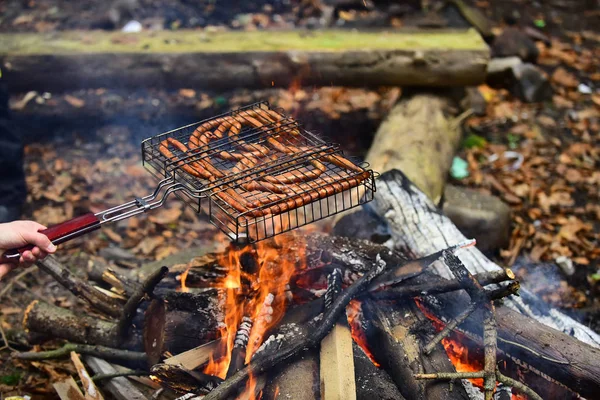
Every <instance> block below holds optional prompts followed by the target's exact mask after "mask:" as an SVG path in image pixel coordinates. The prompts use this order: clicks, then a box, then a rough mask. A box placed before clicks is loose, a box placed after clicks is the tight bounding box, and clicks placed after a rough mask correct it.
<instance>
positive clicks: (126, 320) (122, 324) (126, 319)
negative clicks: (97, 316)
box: [117, 267, 169, 343]
mask: <svg viewBox="0 0 600 400" xmlns="http://www.w3.org/2000/svg"><path fill="white" fill-rule="evenodd" d="M167 272H169V268H167V267H161V268H159V269H157V270H156V271H154V273H153V274H151V275H150V276H149V277H148V278H146V280H145V281H144V283H143V284H142V286H141V287H140V288H138V289H137V290H136V291H135V293H134V294H133V295H132V296H131V297H130V298H129V300H127V303H125V307H124V308H123V315H122V316H121V318H120V319H119V322H118V323H117V340H118V341H119V342H121V343H122V342H123V341H125V339H126V338H127V335H128V334H129V328H130V327H131V320H132V319H133V317H134V316H135V312H136V311H137V308H138V306H139V305H140V302H141V301H142V299H143V298H144V297H145V296H146V295H152V292H153V291H154V288H155V287H156V285H158V283H159V282H160V281H161V280H162V279H163V278H164V277H165V275H167Z"/></svg>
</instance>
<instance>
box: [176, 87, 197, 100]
mask: <svg viewBox="0 0 600 400" xmlns="http://www.w3.org/2000/svg"><path fill="white" fill-rule="evenodd" d="M179 95H180V96H181V97H185V98H186V99H192V98H194V97H196V91H195V90H194V89H179Z"/></svg>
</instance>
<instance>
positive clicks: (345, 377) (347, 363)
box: [320, 322, 356, 400]
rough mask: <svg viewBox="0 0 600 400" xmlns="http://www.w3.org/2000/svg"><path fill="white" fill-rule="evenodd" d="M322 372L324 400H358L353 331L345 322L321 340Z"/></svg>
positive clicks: (340, 323)
mask: <svg viewBox="0 0 600 400" xmlns="http://www.w3.org/2000/svg"><path fill="white" fill-rule="evenodd" d="M320 374H321V399H322V400H356V382H355V377H354V354H353V350H352V333H351V332H350V328H349V327H348V325H347V324H346V323H344V322H338V323H336V324H335V326H334V327H333V329H332V330H331V332H329V334H327V336H325V338H324V339H323V340H322V341H321V364H320Z"/></svg>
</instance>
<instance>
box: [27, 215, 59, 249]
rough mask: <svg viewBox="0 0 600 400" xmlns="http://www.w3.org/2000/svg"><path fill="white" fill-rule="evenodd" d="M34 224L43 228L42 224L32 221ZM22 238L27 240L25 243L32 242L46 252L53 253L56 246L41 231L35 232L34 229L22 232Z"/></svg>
mask: <svg viewBox="0 0 600 400" xmlns="http://www.w3.org/2000/svg"><path fill="white" fill-rule="evenodd" d="M34 224H35V225H38V226H39V227H41V228H40V229H44V226H43V225H40V224H38V223H37V222H34ZM22 235H23V239H25V240H26V241H27V243H30V244H33V245H34V246H37V247H39V248H40V249H41V250H43V251H46V252H48V253H54V252H55V251H56V246H55V245H54V244H52V242H51V241H50V239H48V236H46V235H44V234H43V233H40V232H37V231H35V230H30V231H27V232H23V233H22Z"/></svg>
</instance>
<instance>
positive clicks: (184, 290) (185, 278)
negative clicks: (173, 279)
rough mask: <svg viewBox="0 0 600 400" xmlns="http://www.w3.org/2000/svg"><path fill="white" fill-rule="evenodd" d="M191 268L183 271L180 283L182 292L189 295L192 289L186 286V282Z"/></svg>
mask: <svg viewBox="0 0 600 400" xmlns="http://www.w3.org/2000/svg"><path fill="white" fill-rule="evenodd" d="M190 268H192V266H191V265H190V266H188V267H187V268H186V269H185V271H183V273H182V274H181V275H180V276H179V281H180V282H181V289H180V291H181V292H184V293H187V292H189V291H190V289H189V288H188V287H187V286H186V285H185V281H186V280H187V276H188V274H189V272H190Z"/></svg>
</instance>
